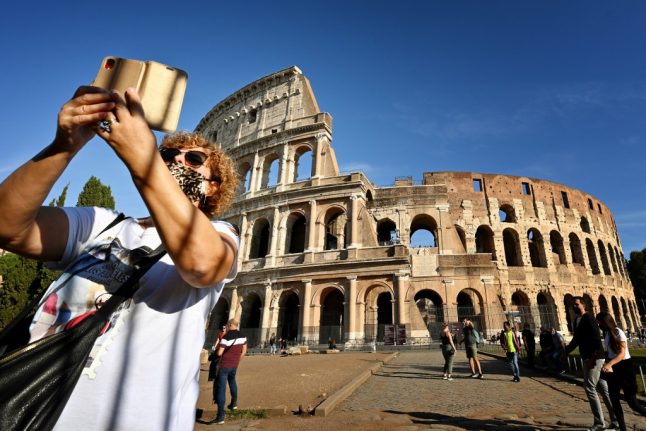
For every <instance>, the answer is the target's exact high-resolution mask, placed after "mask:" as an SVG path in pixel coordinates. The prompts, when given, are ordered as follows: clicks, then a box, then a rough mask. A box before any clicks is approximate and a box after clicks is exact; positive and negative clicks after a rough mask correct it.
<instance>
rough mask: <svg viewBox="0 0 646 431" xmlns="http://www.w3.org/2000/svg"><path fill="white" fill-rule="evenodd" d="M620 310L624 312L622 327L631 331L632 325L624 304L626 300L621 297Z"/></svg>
mask: <svg viewBox="0 0 646 431" xmlns="http://www.w3.org/2000/svg"><path fill="white" fill-rule="evenodd" d="M621 310H622V311H623V312H624V321H625V322H626V327H625V328H624V329H626V330H629V331H632V330H633V329H634V327H633V325H632V322H631V321H630V313H629V312H628V306H627V305H626V300H625V299H624V298H621Z"/></svg>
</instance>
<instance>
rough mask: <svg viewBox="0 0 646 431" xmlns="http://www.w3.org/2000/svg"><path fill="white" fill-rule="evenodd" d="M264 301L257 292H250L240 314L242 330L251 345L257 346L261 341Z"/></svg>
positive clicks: (243, 302)
mask: <svg viewBox="0 0 646 431" xmlns="http://www.w3.org/2000/svg"><path fill="white" fill-rule="evenodd" d="M261 311H262V301H261V300H260V297H259V296H258V295H257V294H255V293H253V292H252V293H249V294H248V295H247V296H246V297H245V298H244V300H243V301H242V313H241V315H240V330H241V331H242V332H244V334H245V336H246V337H247V344H248V345H249V347H256V346H257V345H258V344H259V343H260V313H261Z"/></svg>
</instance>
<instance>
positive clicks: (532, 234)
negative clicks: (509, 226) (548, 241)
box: [527, 228, 547, 268]
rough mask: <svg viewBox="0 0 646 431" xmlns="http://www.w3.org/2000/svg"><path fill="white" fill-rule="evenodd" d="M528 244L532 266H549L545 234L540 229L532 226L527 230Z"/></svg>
mask: <svg viewBox="0 0 646 431" xmlns="http://www.w3.org/2000/svg"><path fill="white" fill-rule="evenodd" d="M527 246H528V248H529V258H530V260H531V262H532V266H534V267H539V268H547V259H546V258H545V244H544V243H543V235H542V234H541V233H540V231H539V230H538V229H536V228H531V229H529V230H528V231H527Z"/></svg>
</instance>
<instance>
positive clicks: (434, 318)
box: [411, 289, 445, 337]
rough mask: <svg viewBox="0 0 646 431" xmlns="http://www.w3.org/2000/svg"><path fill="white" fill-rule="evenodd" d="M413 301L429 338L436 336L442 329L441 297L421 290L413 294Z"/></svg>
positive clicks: (427, 290) (442, 311)
mask: <svg viewBox="0 0 646 431" xmlns="http://www.w3.org/2000/svg"><path fill="white" fill-rule="evenodd" d="M413 300H414V302H415V305H416V307H417V311H418V312H419V316H420V317H421V319H422V320H423V322H424V325H425V327H426V329H427V330H428V333H429V336H430V337H436V336H438V334H439V333H440V330H441V329H442V323H443V322H444V313H445V312H444V304H443V301H442V296H441V295H440V294H439V293H437V292H436V291H435V290H432V289H421V290H419V291H417V292H416V293H415V296H414V297H413ZM411 311H412V310H411ZM411 317H412V319H411V320H415V319H414V318H413V316H411ZM415 317H417V316H415Z"/></svg>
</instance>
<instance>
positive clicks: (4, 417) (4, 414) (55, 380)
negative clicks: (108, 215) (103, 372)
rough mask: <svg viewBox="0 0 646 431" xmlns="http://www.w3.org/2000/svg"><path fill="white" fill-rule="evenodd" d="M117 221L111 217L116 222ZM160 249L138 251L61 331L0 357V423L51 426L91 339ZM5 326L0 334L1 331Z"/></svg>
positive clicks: (21, 426) (161, 252)
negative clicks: (101, 300)
mask: <svg viewBox="0 0 646 431" xmlns="http://www.w3.org/2000/svg"><path fill="white" fill-rule="evenodd" d="M120 216H121V215H120ZM121 220H123V217H122V218H121ZM119 221H120V220H119ZM119 221H117V220H115V222H116V223H118V222H119ZM115 222H113V223H114V224H116V223H115ZM112 225H113V224H111V226H112ZM111 226H109V227H111ZM109 227H108V228H106V229H104V231H105V230H107V229H109ZM104 231H102V232H104ZM165 253H166V251H165V250H164V249H163V247H162V246H159V247H158V248H157V249H155V250H153V251H152V252H150V253H148V254H145V255H143V256H139V259H138V260H137V261H136V262H135V264H134V269H135V270H134V272H133V273H132V275H130V277H129V278H128V279H126V280H125V281H124V282H123V284H122V285H121V286H120V287H119V288H118V289H117V291H116V292H115V293H113V294H112V296H111V297H110V299H109V300H108V301H107V302H106V303H105V304H103V306H101V308H99V309H98V310H97V311H96V312H94V313H91V314H87V315H85V317H84V318H83V319H82V320H81V319H79V320H77V321H76V324H74V325H73V326H71V325H68V326H67V327H66V329H65V330H63V331H62V332H58V333H56V334H54V335H51V336H48V337H45V338H42V339H40V340H37V341H35V342H33V343H30V344H27V345H26V346H24V347H21V348H19V349H17V350H14V351H11V352H10V353H8V354H6V355H4V356H2V357H1V358H0V429H2V430H6V431H13V430H16V431H17V430H51V429H52V428H53V427H54V425H55V424H56V422H57V421H58V418H59V417H60V415H61V413H62V411H63V409H64V407H65V405H66V404H67V401H68V400H69V398H70V396H71V394H72V391H73V390H74V387H75V386H76V383H77V381H78V379H79V377H80V376H81V373H82V372H83V369H84V367H85V365H86V361H87V359H88V357H89V355H90V352H91V350H92V347H93V346H94V342H95V341H96V339H97V338H98V337H99V336H100V335H101V333H102V332H103V330H104V328H105V327H106V325H107V324H108V322H109V320H110V317H111V315H112V313H113V312H114V311H115V310H116V309H117V308H118V307H119V306H120V305H121V304H122V303H123V302H124V301H126V300H127V299H129V298H131V297H132V296H133V294H134V293H135V291H136V289H137V288H138V284H137V282H138V281H139V279H140V278H141V277H142V276H143V275H144V274H145V273H146V271H148V269H150V268H151V267H152V266H153V265H154V264H155V263H156V262H157V261H158V260H159V259H161V257H162V256H163V255H164V254H165ZM37 305H38V301H36V302H33V303H32V304H30V306H28V307H27V308H26V309H25V310H23V312H22V313H21V315H20V316H19V317H18V318H17V319H15V320H14V321H13V322H12V324H11V325H9V327H8V328H7V329H9V330H11V328H13V327H14V326H17V325H18V324H19V323H21V322H18V320H25V319H26V318H27V316H30V313H31V312H32V311H34V312H35V308H38V307H37ZM30 308H34V310H30ZM31 314H33V313H31ZM70 326H71V327H70ZM5 332H6V331H3V333H2V334H0V340H1V339H2V338H5V337H6V335H7V334H6V333H5Z"/></svg>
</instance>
